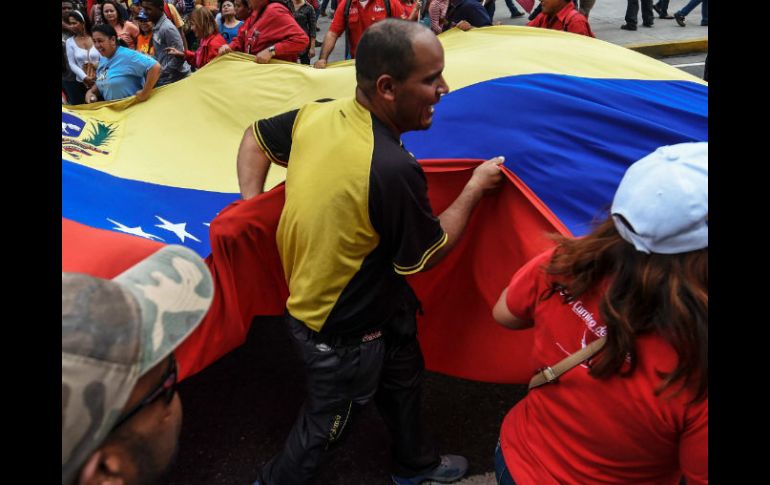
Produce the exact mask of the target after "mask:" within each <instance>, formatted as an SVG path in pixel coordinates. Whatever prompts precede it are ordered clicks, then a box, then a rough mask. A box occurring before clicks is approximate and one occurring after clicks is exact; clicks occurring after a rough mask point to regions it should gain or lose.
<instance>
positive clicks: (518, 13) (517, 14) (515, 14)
mask: <svg viewBox="0 0 770 485" xmlns="http://www.w3.org/2000/svg"><path fill="white" fill-rule="evenodd" d="M523 16H524V12H516V13H512V14H511V18H512V19H517V18H520V17H523Z"/></svg>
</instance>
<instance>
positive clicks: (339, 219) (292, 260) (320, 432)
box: [238, 19, 502, 485]
mask: <svg viewBox="0 0 770 485" xmlns="http://www.w3.org/2000/svg"><path fill="white" fill-rule="evenodd" d="M358 49H359V51H358V52H359V55H358V58H357V60H356V79H357V84H358V86H357V88H356V96H355V97H353V98H347V99H340V100H335V101H329V102H315V103H309V104H307V105H305V106H303V107H302V108H300V109H298V110H294V111H290V112H288V113H284V114H281V115H278V116H275V117H273V118H269V119H262V120H259V121H257V122H256V123H254V125H253V126H251V127H249V128H248V129H247V130H246V132H245V133H244V137H243V140H242V142H241V146H240V148H239V151H238V181H239V185H240V188H241V194H242V195H243V197H244V198H245V199H248V198H250V197H253V196H254V195H257V194H260V193H261V192H262V190H263V187H264V181H265V177H266V175H267V171H268V167H269V165H270V163H271V162H272V163H276V164H279V165H283V166H286V167H287V175H286V201H285V205H284V208H283V212H282V214H281V219H280V222H279V225H278V232H277V237H276V238H277V244H278V251H279V254H280V257H281V262H282V264H283V269H284V273H285V276H286V279H287V283H288V286H289V293H290V295H289V299H288V301H287V304H286V307H287V314H288V316H287V319H288V322H289V324H290V326H291V331H292V334H293V336H294V338H295V339H296V340H297V342H298V344H299V346H300V349H301V351H302V354H303V358H304V361H305V363H306V366H307V372H308V394H309V397H308V400H307V401H306V403H305V405H304V406H303V408H302V411H301V415H300V417H299V418H298V420H297V422H296V423H295V425H294V428H293V429H292V430H291V432H290V434H289V437H288V439H287V442H286V445H285V448H284V450H283V452H281V453H280V454H279V455H278V456H276V457H275V458H273V459H272V460H271V461H270V462H269V463H268V464H267V465H265V467H264V469H263V470H262V472H261V477H260V480H259V481H258V482H257V483H261V484H267V485H293V484H304V483H307V482H308V481H309V480H310V479H311V478H312V476H313V475H314V473H315V470H316V468H317V466H318V464H319V463H320V461H321V459H322V458H323V457H322V451H323V450H325V449H327V448H328V446H329V445H330V444H332V443H334V442H336V441H337V440H338V439H339V438H340V435H341V433H342V431H343V429H344V428H345V427H346V426H347V425H348V421H349V420H350V418H351V417H352V414H354V413H355V412H356V410H357V409H359V408H360V407H361V406H362V405H364V404H366V403H367V402H368V401H370V400H371V399H372V398H374V400H375V402H376V404H377V406H378V409H379V411H380V413H381V414H382V416H383V418H384V420H385V423H386V424H387V426H388V428H389V429H390V431H391V434H392V435H393V453H394V460H393V461H394V468H395V470H394V475H393V476H392V479H393V481H394V482H395V483H409V484H411V483H420V482H421V481H423V480H441V481H444V482H446V481H453V480H456V479H459V478H461V477H462V476H463V475H464V474H465V471H466V470H467V460H465V458H463V457H460V456H455V455H444V456H439V454H438V452H437V451H436V449H435V448H434V446H433V445H432V444H431V443H429V442H427V441H426V440H425V439H424V437H423V434H422V430H421V425H420V419H419V416H420V411H419V405H420V404H419V402H420V388H421V382H422V376H423V372H424V363H423V358H422V352H421V351H420V347H419V344H418V342H417V339H416V334H417V326H416V320H415V313H416V311H417V307H418V305H419V302H418V300H417V298H416V296H415V295H414V292H413V291H412V289H411V287H410V286H409V284H408V283H407V282H406V280H405V279H404V276H403V275H407V274H411V273H416V272H418V271H421V270H423V269H427V268H429V267H431V266H432V265H434V264H436V263H437V262H438V261H439V260H440V259H441V258H443V256H444V255H445V254H446V253H447V252H448V251H449V249H451V248H452V247H453V246H454V245H455V243H456V242H457V240H458V238H459V237H460V235H461V233H462V231H463V229H464V227H465V224H466V222H467V220H468V217H469V216H470V213H471V211H472V209H473V207H474V206H475V205H476V203H477V202H478V201H479V199H480V198H481V197H482V195H483V193H484V192H486V191H488V190H490V189H493V188H495V187H497V186H498V185H499V184H500V183H501V181H502V177H501V173H500V169H499V166H498V165H499V164H500V163H502V159H501V158H496V159H492V160H489V161H487V162H484V163H483V164H481V165H479V167H477V168H476V170H475V171H474V173H473V176H472V177H471V179H470V181H469V182H468V184H467V185H466V187H465V189H464V190H463V191H462V193H461V194H460V196H459V197H458V198H457V199H456V200H455V202H454V203H453V204H452V205H451V206H450V207H449V208H447V210H445V211H444V212H443V213H442V214H441V215H440V216H439V217H436V216H434V215H433V211H432V209H431V206H430V202H429V200H428V197H427V184H426V180H425V174H424V173H423V171H422V168H421V167H420V165H419V164H418V163H417V161H416V160H415V159H414V157H413V156H412V155H411V154H410V153H409V152H408V151H407V150H406V149H405V148H404V147H403V145H402V143H401V140H400V135H401V133H404V132H406V131H410V130H418V129H428V128H429V127H430V124H431V122H432V116H433V106H434V105H435V104H436V103H438V101H439V100H440V98H441V95H443V94H445V93H447V92H448V90H449V88H448V86H447V85H446V82H445V81H444V78H443V76H442V72H443V69H444V53H443V49H442V48H441V44H440V43H439V42H438V41H437V40H436V38H435V36H434V35H433V34H432V32H431V31H430V30H427V29H425V28H424V27H422V26H420V25H418V24H415V23H412V22H406V21H401V20H392V19H391V20H385V21H382V22H378V23H377V24H374V25H373V26H372V27H370V28H369V29H367V31H366V32H365V33H364V35H363V37H362V38H361V42H360V44H359V47H358Z"/></svg>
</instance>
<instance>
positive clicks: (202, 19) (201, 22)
mask: <svg viewBox="0 0 770 485" xmlns="http://www.w3.org/2000/svg"><path fill="white" fill-rule="evenodd" d="M190 28H191V29H192V31H193V34H195V37H196V38H197V39H198V50H196V51H195V52H193V51H191V50H185V51H184V52H182V51H180V50H178V49H175V48H173V47H167V48H166V52H168V53H169V54H171V55H172V56H176V57H183V58H184V60H185V61H187V63H188V64H190V65H191V66H192V67H194V68H196V69H200V68H201V67H203V66H205V65H206V64H208V63H209V61H211V60H212V59H214V58H215V57H216V56H217V55H218V53H219V48H220V47H222V46H223V45H227V42H226V41H225V38H224V37H222V35H221V34H220V33H219V32H218V31H217V26H216V24H215V23H214V17H213V16H212V15H211V13H210V12H209V10H208V9H207V8H196V9H195V10H193V11H192V13H191V14H190Z"/></svg>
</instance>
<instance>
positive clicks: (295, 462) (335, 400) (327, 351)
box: [259, 317, 385, 485]
mask: <svg viewBox="0 0 770 485" xmlns="http://www.w3.org/2000/svg"><path fill="white" fill-rule="evenodd" d="M288 321H289V325H290V326H291V332H292V335H293V337H294V340H295V341H296V342H297V344H298V346H299V348H300V353H301V354H302V358H303V361H304V364H305V368H306V369H307V387H308V397H307V400H306V401H305V403H304V404H303V405H302V409H301V410H300V413H299V417H298V418H297V421H296V422H295V423H294V426H293V427H292V429H291V431H290V432H289V436H288V437H287V438H286V444H285V445H284V448H283V450H282V451H281V452H280V453H279V454H278V455H277V456H275V457H274V458H273V459H272V460H270V461H269V462H268V463H267V464H266V465H265V466H264V468H263V469H262V472H261V476H260V479H259V482H260V485H300V484H306V483H308V482H309V481H310V480H311V479H312V478H313V476H314V475H315V473H316V470H317V468H318V465H319V464H320V462H321V459H322V457H323V452H324V451H326V450H327V449H328V448H329V447H330V446H332V445H335V444H338V443H339V442H340V439H341V438H342V437H343V436H344V435H343V431H344V430H345V429H346V428H348V427H349V426H350V422H351V421H352V420H353V419H354V417H355V415H356V414H357V412H358V411H359V410H360V408H361V407H362V406H363V404H365V403H366V402H367V401H369V400H371V398H372V397H373V396H374V394H375V392H376V391H377V383H378V381H379V376H380V371H381V370H382V363H383V359H384V355H385V344H384V342H383V341H382V339H378V340H374V341H371V342H367V343H364V344H360V345H358V346H354V347H341V346H340V347H336V348H334V347H332V346H330V345H328V344H324V343H320V342H319V341H318V340H316V337H314V332H311V331H310V330H309V329H307V327H305V325H304V324H303V323H302V322H299V321H298V320H296V319H294V318H292V317H288ZM315 335H317V334H315Z"/></svg>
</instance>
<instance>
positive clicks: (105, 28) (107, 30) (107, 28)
mask: <svg viewBox="0 0 770 485" xmlns="http://www.w3.org/2000/svg"><path fill="white" fill-rule="evenodd" d="M97 32H99V33H100V34H104V35H106V36H107V37H115V39H116V40H117V41H118V45H119V46H123V47H128V45H127V44H126V43H125V42H124V41H123V39H121V38H120V37H118V33H117V32H115V28H114V27H113V26H112V25H110V24H99V25H94V27H93V28H92V29H91V35H93V34H95V33H97Z"/></svg>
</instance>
